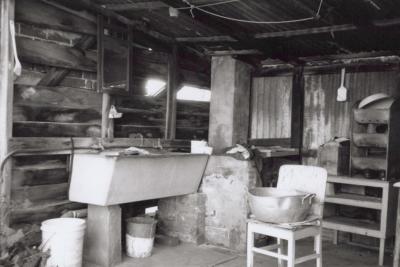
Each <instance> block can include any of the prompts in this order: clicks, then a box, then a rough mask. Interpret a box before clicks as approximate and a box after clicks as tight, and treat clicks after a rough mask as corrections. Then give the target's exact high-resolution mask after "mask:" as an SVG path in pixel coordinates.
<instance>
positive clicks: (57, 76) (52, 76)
mask: <svg viewBox="0 0 400 267" xmlns="http://www.w3.org/2000/svg"><path fill="white" fill-rule="evenodd" d="M95 41H96V38H95V37H93V36H85V37H82V39H81V40H79V41H78V42H77V43H76V44H75V46H74V47H75V48H77V49H80V50H87V49H89V48H91V47H92V46H93V45H94V43H95ZM69 72H70V71H69V70H68V69H64V68H62V69H60V68H52V69H51V70H50V71H49V72H48V73H46V74H45V75H44V77H43V78H42V79H41V80H40V82H39V85H43V86H57V85H59V84H60V82H61V81H62V80H63V79H64V78H65V77H66V76H67V75H68V73H69Z"/></svg>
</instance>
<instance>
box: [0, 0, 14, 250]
mask: <svg viewBox="0 0 400 267" xmlns="http://www.w3.org/2000/svg"><path fill="white" fill-rule="evenodd" d="M0 7H1V13H0V29H1V30H0V162H3V160H5V159H6V158H7V154H8V153H9V150H8V141H9V139H10V138H11V136H12V113H13V95H14V93H13V78H14V75H13V67H14V63H13V53H12V48H11V47H12V39H11V34H10V22H12V23H14V15H15V0H3V1H1V4H0ZM11 167H12V163H11V161H10V160H8V161H7V162H6V164H5V165H4V170H3V173H1V174H0V240H1V239H3V237H2V235H3V230H5V228H6V227H7V226H8V224H9V209H10V194H11ZM1 246H2V242H0V252H1V251H2V249H3V248H2V247H1Z"/></svg>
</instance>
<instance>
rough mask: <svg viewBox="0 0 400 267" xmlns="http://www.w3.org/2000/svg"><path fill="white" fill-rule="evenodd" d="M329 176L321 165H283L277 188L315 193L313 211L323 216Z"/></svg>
mask: <svg viewBox="0 0 400 267" xmlns="http://www.w3.org/2000/svg"><path fill="white" fill-rule="evenodd" d="M327 178H328V174H327V171H326V170H325V169H323V168H320V167H314V166H304V165H283V166H281V167H280V169H279V177H278V185H277V188H279V189H285V190H291V189H292V190H298V191H303V192H306V193H311V194H315V195H316V197H315V200H314V203H313V206H312V210H311V213H312V214H314V215H318V216H322V215H323V211H324V205H323V204H324V199H325V189H326V180H327Z"/></svg>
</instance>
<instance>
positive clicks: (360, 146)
mask: <svg viewBox="0 0 400 267" xmlns="http://www.w3.org/2000/svg"><path fill="white" fill-rule="evenodd" d="M355 106H356V107H357V106H358V103H356V104H355ZM399 135H400V104H399V100H395V101H394V102H393V103H392V104H391V105H389V106H388V107H386V108H384V109H372V108H366V109H358V108H354V109H353V120H352V129H351V142H350V176H354V175H364V176H369V177H366V178H373V179H381V180H385V181H395V180H399V179H400V164H399V160H400V149H399V145H400V140H399V138H398V136H399Z"/></svg>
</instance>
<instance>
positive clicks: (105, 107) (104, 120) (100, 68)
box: [97, 15, 113, 138]
mask: <svg viewBox="0 0 400 267" xmlns="http://www.w3.org/2000/svg"><path fill="white" fill-rule="evenodd" d="M103 35H104V18H103V16H102V15H97V91H99V92H102V93H103V102H102V106H101V138H107V137H110V136H109V134H108V129H109V128H110V127H112V126H113V125H111V124H110V119H109V118H108V114H109V112H110V107H111V96H110V94H109V93H104V92H103V73H104V47H103Z"/></svg>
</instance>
